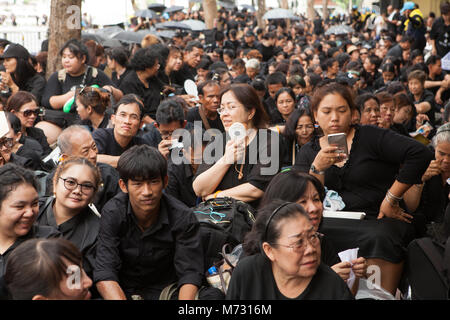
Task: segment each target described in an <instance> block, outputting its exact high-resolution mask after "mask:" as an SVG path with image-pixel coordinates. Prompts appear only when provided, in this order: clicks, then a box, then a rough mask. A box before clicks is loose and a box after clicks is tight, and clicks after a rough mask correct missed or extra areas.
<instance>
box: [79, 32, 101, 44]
mask: <svg viewBox="0 0 450 320" xmlns="http://www.w3.org/2000/svg"><path fill="white" fill-rule="evenodd" d="M81 38H82V39H83V40H94V41H95V42H97V43H102V42H103V41H105V40H106V39H105V38H104V37H102V36H101V35H99V34H95V33H84V32H82V33H81Z"/></svg>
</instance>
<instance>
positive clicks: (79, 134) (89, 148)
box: [45, 125, 120, 211]
mask: <svg viewBox="0 0 450 320" xmlns="http://www.w3.org/2000/svg"><path fill="white" fill-rule="evenodd" d="M57 145H58V147H59V148H60V149H61V156H62V159H64V160H65V159H67V158H69V157H83V158H87V159H88V160H89V161H91V162H92V163H93V164H94V165H96V166H97V168H98V169H99V170H100V174H101V177H102V186H101V187H100V188H99V190H98V191H97V193H96V195H95V199H94V202H93V203H94V205H95V207H96V208H97V209H98V210H99V211H101V210H102V208H103V205H104V204H105V203H106V202H108V201H109V200H110V199H111V198H113V197H114V196H115V195H116V194H117V193H118V192H119V191H120V190H119V173H118V172H117V171H116V169H114V168H113V167H111V166H110V165H108V164H106V163H101V162H97V145H96V144H95V141H94V139H93V138H92V134H91V132H90V131H89V130H88V129H87V128H86V127H83V126H79V125H72V126H70V127H68V128H66V129H64V130H63V132H61V134H60V135H59V137H58V141H57ZM54 175H55V171H53V172H51V173H50V174H49V175H48V176H47V181H46V190H45V195H46V196H51V195H53V176H54Z"/></svg>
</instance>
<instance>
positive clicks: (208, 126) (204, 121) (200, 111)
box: [198, 106, 211, 130]
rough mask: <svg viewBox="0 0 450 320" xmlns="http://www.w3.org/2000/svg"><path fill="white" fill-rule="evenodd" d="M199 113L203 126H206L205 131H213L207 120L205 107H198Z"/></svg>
mask: <svg viewBox="0 0 450 320" xmlns="http://www.w3.org/2000/svg"><path fill="white" fill-rule="evenodd" d="M198 113H200V117H201V118H202V122H203V125H204V126H205V130H209V129H211V126H210V125H209V122H208V119H207V118H206V115H205V111H204V110H203V106H199V107H198Z"/></svg>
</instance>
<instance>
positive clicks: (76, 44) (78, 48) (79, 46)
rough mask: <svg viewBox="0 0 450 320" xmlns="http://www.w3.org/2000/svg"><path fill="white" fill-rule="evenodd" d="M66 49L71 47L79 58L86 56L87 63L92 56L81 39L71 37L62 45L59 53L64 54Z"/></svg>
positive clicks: (70, 49)
mask: <svg viewBox="0 0 450 320" xmlns="http://www.w3.org/2000/svg"><path fill="white" fill-rule="evenodd" d="M65 49H69V51H70V52H72V53H73V54H74V55H75V56H76V57H77V58H78V59H80V60H82V59H83V56H85V57H86V60H85V63H86V64H87V63H88V61H89V59H90V57H89V51H88V49H87V47H86V46H85V45H84V44H83V43H82V42H81V41H79V40H77V39H70V40H69V41H67V42H66V43H64V45H63V46H62V48H61V50H60V51H59V54H60V55H61V56H62V54H63V52H64V50H65Z"/></svg>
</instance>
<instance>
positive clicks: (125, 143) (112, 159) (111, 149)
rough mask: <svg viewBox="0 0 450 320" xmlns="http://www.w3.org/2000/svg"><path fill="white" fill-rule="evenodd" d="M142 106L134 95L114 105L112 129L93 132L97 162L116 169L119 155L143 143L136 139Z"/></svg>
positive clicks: (126, 96)
mask: <svg viewBox="0 0 450 320" xmlns="http://www.w3.org/2000/svg"><path fill="white" fill-rule="evenodd" d="M143 116H144V105H143V104H142V101H141V100H139V99H138V98H137V97H136V96H135V95H133V94H129V95H125V96H124V97H123V98H122V99H120V101H119V102H118V103H117V104H116V106H115V108H114V114H113V115H111V122H112V123H113V124H114V128H107V129H104V128H99V129H97V130H95V131H94V133H93V135H92V136H93V138H94V140H95V143H96V145H97V149H98V155H97V161H98V162H104V163H107V164H109V165H110V166H112V167H114V168H116V167H117V161H119V157H120V155H121V154H122V153H123V152H124V151H126V150H128V149H129V148H131V147H132V146H134V145H140V144H143V143H145V142H144V140H142V138H141V137H138V136H137V134H138V131H139V129H140V128H141V126H142V125H143V122H142V118H143Z"/></svg>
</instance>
